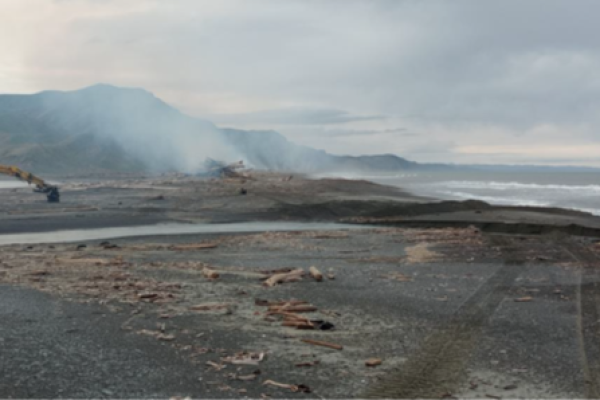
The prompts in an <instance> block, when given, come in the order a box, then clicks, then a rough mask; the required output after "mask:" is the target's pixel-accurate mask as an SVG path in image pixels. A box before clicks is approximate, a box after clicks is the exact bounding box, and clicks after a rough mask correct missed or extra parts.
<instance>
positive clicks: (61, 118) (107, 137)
mask: <svg viewBox="0 0 600 400" xmlns="http://www.w3.org/2000/svg"><path fill="white" fill-rule="evenodd" d="M206 157H211V158H216V159H224V160H235V159H244V160H245V161H246V163H247V164H248V165H251V166H253V167H255V168H261V169H270V170H290V171H298V172H333V171H353V172H366V171H370V172H372V171H395V170H399V169H406V168H414V167H416V166H417V164H416V163H413V162H410V161H407V160H405V159H403V158H400V157H397V156H394V155H381V156H360V157H351V156H336V155H332V154H329V153H326V152H324V151H321V150H316V149H313V148H310V147H305V146H298V145H296V144H293V143H291V142H289V141H288V140H287V139H286V138H285V137H283V136H282V135H281V134H279V133H277V132H273V131H242V130H235V129H220V128H218V127H216V126H215V125H214V124H212V123H211V122H209V121H205V120H201V119H198V118H192V117H189V116H187V115H185V114H182V113H181V112H179V111H178V110H177V109H175V108H173V107H171V106H169V105H168V104H166V103H165V102H163V101H161V100H160V99H158V98H156V97H155V96H154V95H153V94H151V93H149V92H147V91H145V90H142V89H128V88H117V87H114V86H110V85H95V86H91V87H88V88H85V89H81V90H77V91H71V92H59V91H47V92H41V93H38V94H33V95H0V163H2V164H16V165H19V166H21V167H22V168H27V169H30V170H33V171H45V172H57V173H63V172H73V171H77V172H101V171H107V172H108V171H124V172H127V171H144V170H148V171H156V172H162V171H169V170H178V171H185V172H196V171H197V170H198V169H199V168H201V166H202V163H203V161H204V159H205V158H206Z"/></svg>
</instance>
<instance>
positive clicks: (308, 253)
mask: <svg viewBox="0 0 600 400" xmlns="http://www.w3.org/2000/svg"><path fill="white" fill-rule="evenodd" d="M256 178H257V180H256V181H246V182H243V183H242V182H239V181H227V180H225V181H224V180H214V181H203V180H198V179H192V178H183V177H182V178H172V177H165V178H160V179H156V178H154V179H138V180H130V181H124V180H115V181H112V182H109V181H103V182H98V183H95V184H93V185H90V184H84V183H82V184H77V183H75V182H72V183H68V184H66V185H63V202H62V203H61V204H59V205H49V204H46V203H44V202H43V200H44V199H43V196H40V195H37V194H32V193H29V192H27V191H25V190H17V191H0V196H2V198H3V199H2V200H3V205H4V207H3V208H2V212H1V214H0V230H1V231H2V233H3V234H10V233H17V232H40V231H52V230H57V229H67V228H68V229H73V228H96V227H106V226H128V225H134V224H144V223H156V222H188V223H197V222H213V223H215V222H234V221H248V220H253V221H255V220H259V221H278V220H279V221H281V220H290V221H292V220H293V221H315V220H319V221H353V222H360V223H376V224H378V225H380V226H374V227H373V229H369V230H361V231H345V230H336V231H331V232H290V233H285V232H280V233H254V234H219V235H173V236H168V237H165V236H157V237H144V238H127V239H112V240H110V243H111V245H109V246H106V244H105V245H104V246H102V245H100V242H101V241H90V242H86V243H85V244H86V247H80V248H79V249H78V248H77V245H78V244H79V243H70V244H57V245H10V246H2V247H0V260H1V261H0V283H3V284H4V286H1V287H0V300H1V301H0V304H2V305H1V306H0V314H2V320H3V321H4V323H3V324H2V325H0V351H1V353H2V355H3V357H2V360H3V362H2V363H1V364H0V376H2V377H3V381H2V383H0V397H17V396H18V397H38V398H39V397H111V398H113V397H165V396H170V395H173V396H175V395H178V396H186V395H189V396H192V397H205V398H206V397H244V396H250V397H261V396H265V395H270V396H272V397H279V398H282V397H286V398H289V397H338V398H341V397H388V398H390V397H392V398H398V397H405V398H406V397H408V398H414V397H427V398H441V397H444V396H457V397H472V398H482V397H486V396H488V397H489V396H501V397H508V398H515V397H544V398H547V397H554V398H564V397H598V395H600V364H598V360H600V347H599V346H598V345H597V343H599V341H598V339H599V338H598V331H597V328H596V324H597V321H598V319H599V315H598V308H597V306H598V298H599V293H600V292H598V288H597V282H598V281H599V279H598V268H597V264H598V254H600V247H599V246H597V245H596V243H595V239H594V238H593V237H592V236H597V235H596V232H597V231H596V230H597V229H598V228H599V227H600V223H599V222H598V219H597V218H594V217H591V216H589V215H585V214H583V213H575V212H568V211H563V210H539V209H530V208H507V207H502V208H500V207H490V206H489V205H486V204H485V203H481V202H462V203H459V202H437V203H431V202H430V200H427V199H422V198H417V197H414V196H411V195H409V194H407V193H404V192H401V191H399V190H397V189H395V188H391V187H383V186H378V185H374V184H371V183H368V182H356V181H345V180H319V181H311V180H306V179H303V178H300V177H294V179H292V180H286V179H285V177H283V176H281V175H276V174H260V175H256ZM242 186H243V187H244V188H246V189H247V190H248V195H246V196H242V195H239V189H240V188H241V187H242ZM499 232H503V233H499ZM507 232H508V233H510V234H506V233H507ZM197 243H211V244H214V245H216V247H214V248H207V249H196V250H188V251H182V250H181V249H180V248H177V247H173V246H177V245H181V244H197ZM112 245H116V246H112ZM310 266H316V267H317V268H319V269H320V270H321V271H322V272H323V273H325V274H331V275H332V277H335V279H327V278H326V279H325V280H324V281H323V282H315V281H314V280H312V279H311V278H310V277H305V278H304V279H303V280H301V281H298V282H290V283H283V284H281V285H277V286H275V287H272V288H266V287H264V286H263V285H262V284H261V283H262V280H264V278H263V279H260V277H261V275H260V271H266V270H273V269H280V268H302V269H304V270H305V271H306V270H308V267H310ZM204 268H212V269H214V270H215V271H217V272H219V274H220V276H219V278H217V279H215V280H210V279H207V278H206V277H205V276H204V274H203V270H204ZM32 289H33V290H35V291H32ZM39 292H43V293H44V294H40V293H39ZM144 296H147V297H144ZM257 298H258V299H268V300H289V299H299V300H305V301H308V302H310V303H311V304H313V305H314V306H316V307H317V308H318V311H316V312H314V313H310V314H306V315H307V316H308V317H309V318H311V319H313V320H317V319H318V320H326V321H328V322H331V323H333V324H334V325H335V328H336V329H335V330H331V331H318V330H314V331H305V330H296V329H293V328H288V327H282V326H281V322H280V318H279V317H277V316H269V315H266V307H262V306H258V305H255V299H257ZM516 299H520V300H524V301H515V300H516ZM207 303H210V304H214V303H217V304H222V305H225V306H224V307H223V308H220V309H217V310H213V311H194V310H192V309H190V307H192V306H194V305H198V304H207ZM160 335H163V336H160ZM301 338H314V339H318V340H324V341H329V342H334V343H338V344H341V345H343V346H344V349H343V350H332V349H327V348H323V347H317V346H312V345H309V344H306V343H303V342H301V341H300V339H301ZM165 339H166V340H165ZM242 351H247V352H255V353H260V352H264V353H266V357H265V359H264V360H263V361H261V362H260V363H259V365H258V366H246V365H244V366H238V365H233V364H228V363H226V362H224V361H223V358H226V357H228V356H231V355H234V354H236V353H239V352H242ZM371 357H378V358H381V359H382V365H380V366H378V367H366V366H365V364H364V362H365V360H366V359H368V358H371ZM209 361H212V362H214V363H216V365H221V364H222V365H224V366H225V368H223V369H220V370H218V368H215V367H213V366H209V365H207V362H209ZM314 361H318V364H314V365H312V366H304V367H297V366H296V365H297V364H302V363H309V364H313V362H314ZM257 370H260V374H259V375H256V377H255V378H253V373H254V372H255V371H257ZM250 378H253V379H251V380H247V379H250ZM267 380H274V381H277V382H281V383H287V384H294V385H299V384H303V385H307V386H308V387H310V388H311V390H312V393H311V394H305V393H297V392H292V391H290V390H289V389H283V388H277V387H273V386H268V385H263V384H262V383H263V382H265V381H267ZM149 381H151V382H153V383H152V384H148V383H147V382H149Z"/></svg>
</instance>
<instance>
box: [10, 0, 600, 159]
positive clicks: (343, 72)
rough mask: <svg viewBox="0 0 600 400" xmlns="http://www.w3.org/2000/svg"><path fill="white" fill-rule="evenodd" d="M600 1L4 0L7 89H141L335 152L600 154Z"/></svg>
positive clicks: (189, 109) (230, 123) (224, 122)
mask: <svg viewBox="0 0 600 400" xmlns="http://www.w3.org/2000/svg"><path fill="white" fill-rule="evenodd" d="M599 15H600V1H596V0H589V1H586V0H576V1H575V0H565V1H552V0H515V1H510V0H497V1H482V0H472V1H460V0H452V1H449V0H440V1H427V0H419V1H416V0H406V1H403V0H380V1H377V0H363V1H352V0H318V1H316V0H314V1H311V0H301V1H292V0H264V1H263V0H231V1H229V0H168V1H167V0H161V1H159V0H0V49H1V53H0V92H1V93H33V92H37V91H41V90H46V89H60V90H71V89H78V88H81V87H84V86H88V85H92V84H95V83H98V82H104V83H110V84H114V85H118V86H134V87H143V88H145V89H147V90H149V91H152V92H153V93H155V94H156V95H157V96H158V97H160V98H162V99H164V100H165V101H167V102H169V103H171V104H172V105H174V106H176V107H178V108H179V109H181V110H182V111H184V112H186V113H188V114H191V115H194V116H199V117H203V118H207V119H210V120H212V121H213V122H215V123H216V124H218V125H220V126H227V127H238V128H253V129H274V130H278V131H280V132H281V133H283V134H285V135H286V136H287V137H288V138H289V139H291V140H293V141H295V142H297V143H301V144H306V145H310V146H314V147H317V148H321V149H325V150H327V151H329V152H332V153H337V154H374V153H395V154H398V155H401V156H405V157H407V158H410V159H413V160H416V161H422V162H432V161H434V162H461V163H529V164H531V163H538V164H573V165H576V164H584V165H585V164H587V165H600V114H599V108H600V23H598V16H599Z"/></svg>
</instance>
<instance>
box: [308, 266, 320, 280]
mask: <svg viewBox="0 0 600 400" xmlns="http://www.w3.org/2000/svg"><path fill="white" fill-rule="evenodd" d="M308 272H309V273H310V276H312V277H313V279H314V280H315V281H317V282H321V281H322V280H323V274H322V273H321V271H319V270H318V269H317V267H310V268H309V269H308Z"/></svg>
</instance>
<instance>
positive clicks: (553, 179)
mask: <svg viewBox="0 0 600 400" xmlns="http://www.w3.org/2000/svg"><path fill="white" fill-rule="evenodd" d="M362 178H364V179H368V180H371V181H375V182H378V183H382V184H386V185H393V186H398V187H401V188H402V189H405V190H406V191H408V192H411V193H413V194H416V195H421V196H429V197H434V198H438V199H446V200H465V199H476V200H483V201H485V202H488V203H490V204H504V205H522V206H543V207H561V208H569V209H574V210H580V211H586V212H589V213H592V214H595V215H600V172H575V171H572V172H571V171H567V172H565V171H560V172H546V171H544V172H537V171H536V172H521V171H519V172H504V171H503V172H496V171H447V172H443V171H439V172H438V171H436V172H408V173H399V174H396V175H394V176H370V177H362Z"/></svg>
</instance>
